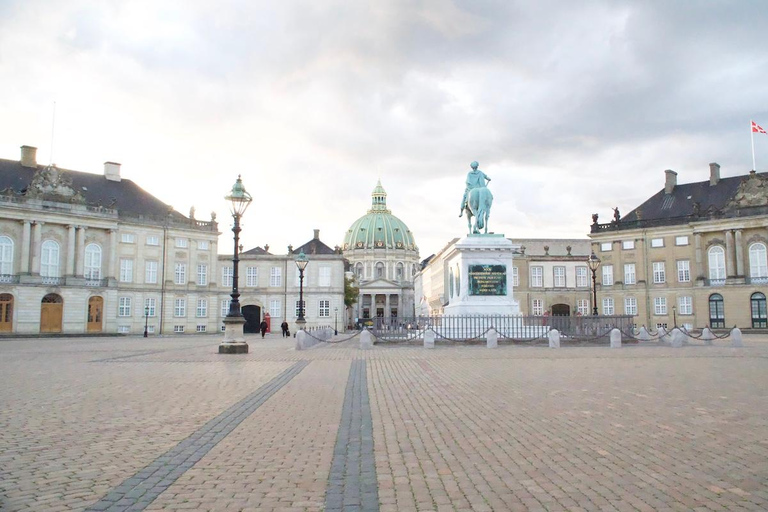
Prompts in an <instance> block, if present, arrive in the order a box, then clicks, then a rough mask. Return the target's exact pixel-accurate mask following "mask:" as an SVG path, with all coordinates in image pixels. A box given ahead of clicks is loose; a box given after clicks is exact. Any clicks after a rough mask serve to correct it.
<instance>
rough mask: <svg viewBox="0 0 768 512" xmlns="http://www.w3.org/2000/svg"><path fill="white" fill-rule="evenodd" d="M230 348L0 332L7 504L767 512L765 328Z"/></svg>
mask: <svg viewBox="0 0 768 512" xmlns="http://www.w3.org/2000/svg"><path fill="white" fill-rule="evenodd" d="M341 337H342V336H339V338H341ZM219 341H220V340H219V338H218V337H213V336H200V337H193V336H186V337H177V338H173V337H168V338H156V339H153V338H149V339H142V338H58V339H4V340H0V375H2V383H3V386H2V389H0V509H2V510H4V511H5V510H7V511H65V510H188V509H195V510H254V511H255V510H258V511H300V510H302V511H303V510H307V511H310V510H315V511H319V510H329V511H331V510H345V511H346V510H381V511H415V510H423V511H428V510H431V511H470V510H474V511H490V510H499V511H504V510H513V511H514V510H573V511H577V510H618V511H628V510H640V511H651V510H713V511H714V510H766V509H768V339H766V338H765V337H761V336H757V335H754V336H746V337H745V346H744V347H743V348H732V347H730V346H728V345H727V344H726V343H725V342H722V341H721V342H718V343H716V346H713V347H706V346H686V347H683V348H671V347H662V346H655V345H653V344H652V345H650V346H625V347H624V348H621V349H610V348H608V347H607V346H606V347H563V348H561V349H549V348H546V347H543V346H519V345H514V346H512V345H501V346H500V347H499V348H498V349H487V348H485V347H484V346H476V345H475V346H445V345H440V344H438V347H437V348H436V349H434V350H426V349H424V348H422V347H418V346H382V345H378V344H377V345H376V346H375V347H374V348H373V349H372V350H360V349H359V348H358V345H357V339H352V340H349V341H345V342H342V343H328V344H325V343H321V344H319V345H317V346H315V347H313V348H312V349H310V350H304V351H296V350H295V349H294V340H293V339H288V340H284V339H281V338H280V337H279V336H275V335H271V336H270V335H268V336H267V338H266V339H264V340H262V339H261V338H260V337H258V338H256V337H254V338H251V339H249V340H248V341H249V343H250V349H251V351H250V353H249V354H247V355H219V354H218V353H217V346H218V343H219Z"/></svg>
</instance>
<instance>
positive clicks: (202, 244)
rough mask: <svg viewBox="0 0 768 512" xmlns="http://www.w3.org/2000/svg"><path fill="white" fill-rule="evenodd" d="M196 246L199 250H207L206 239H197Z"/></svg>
mask: <svg viewBox="0 0 768 512" xmlns="http://www.w3.org/2000/svg"><path fill="white" fill-rule="evenodd" d="M197 248H198V249H199V250H201V251H207V250H208V240H198V241H197Z"/></svg>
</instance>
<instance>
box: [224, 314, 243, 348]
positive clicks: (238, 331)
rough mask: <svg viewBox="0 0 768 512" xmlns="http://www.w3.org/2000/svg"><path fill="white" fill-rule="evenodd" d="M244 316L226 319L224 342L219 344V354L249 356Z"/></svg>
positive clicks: (227, 317)
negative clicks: (244, 331) (244, 329)
mask: <svg viewBox="0 0 768 512" xmlns="http://www.w3.org/2000/svg"><path fill="white" fill-rule="evenodd" d="M244 325H245V318H243V317H242V316H226V317H224V341H222V342H221V343H220V344H219V354H247V353H248V343H246V342H245V335H244V334H243V326H244Z"/></svg>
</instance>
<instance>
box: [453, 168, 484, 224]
mask: <svg viewBox="0 0 768 512" xmlns="http://www.w3.org/2000/svg"><path fill="white" fill-rule="evenodd" d="M469 166H470V167H472V170H471V171H469V172H468V173H467V188H466V189H464V197H463V198H462V199H461V213H460V214H459V217H461V216H462V215H464V209H465V208H466V207H467V199H469V191H470V190H472V189H473V188H480V187H485V186H486V185H487V183H486V181H491V178H489V177H488V176H486V175H485V173H484V172H483V171H481V170H480V169H478V168H477V166H478V163H477V162H472V163H471V164H469Z"/></svg>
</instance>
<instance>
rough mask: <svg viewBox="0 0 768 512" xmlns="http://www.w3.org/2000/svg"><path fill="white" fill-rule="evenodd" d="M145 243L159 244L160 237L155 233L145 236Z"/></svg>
mask: <svg viewBox="0 0 768 512" xmlns="http://www.w3.org/2000/svg"><path fill="white" fill-rule="evenodd" d="M147 245H160V239H159V238H157V236H156V235H149V236H147Z"/></svg>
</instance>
